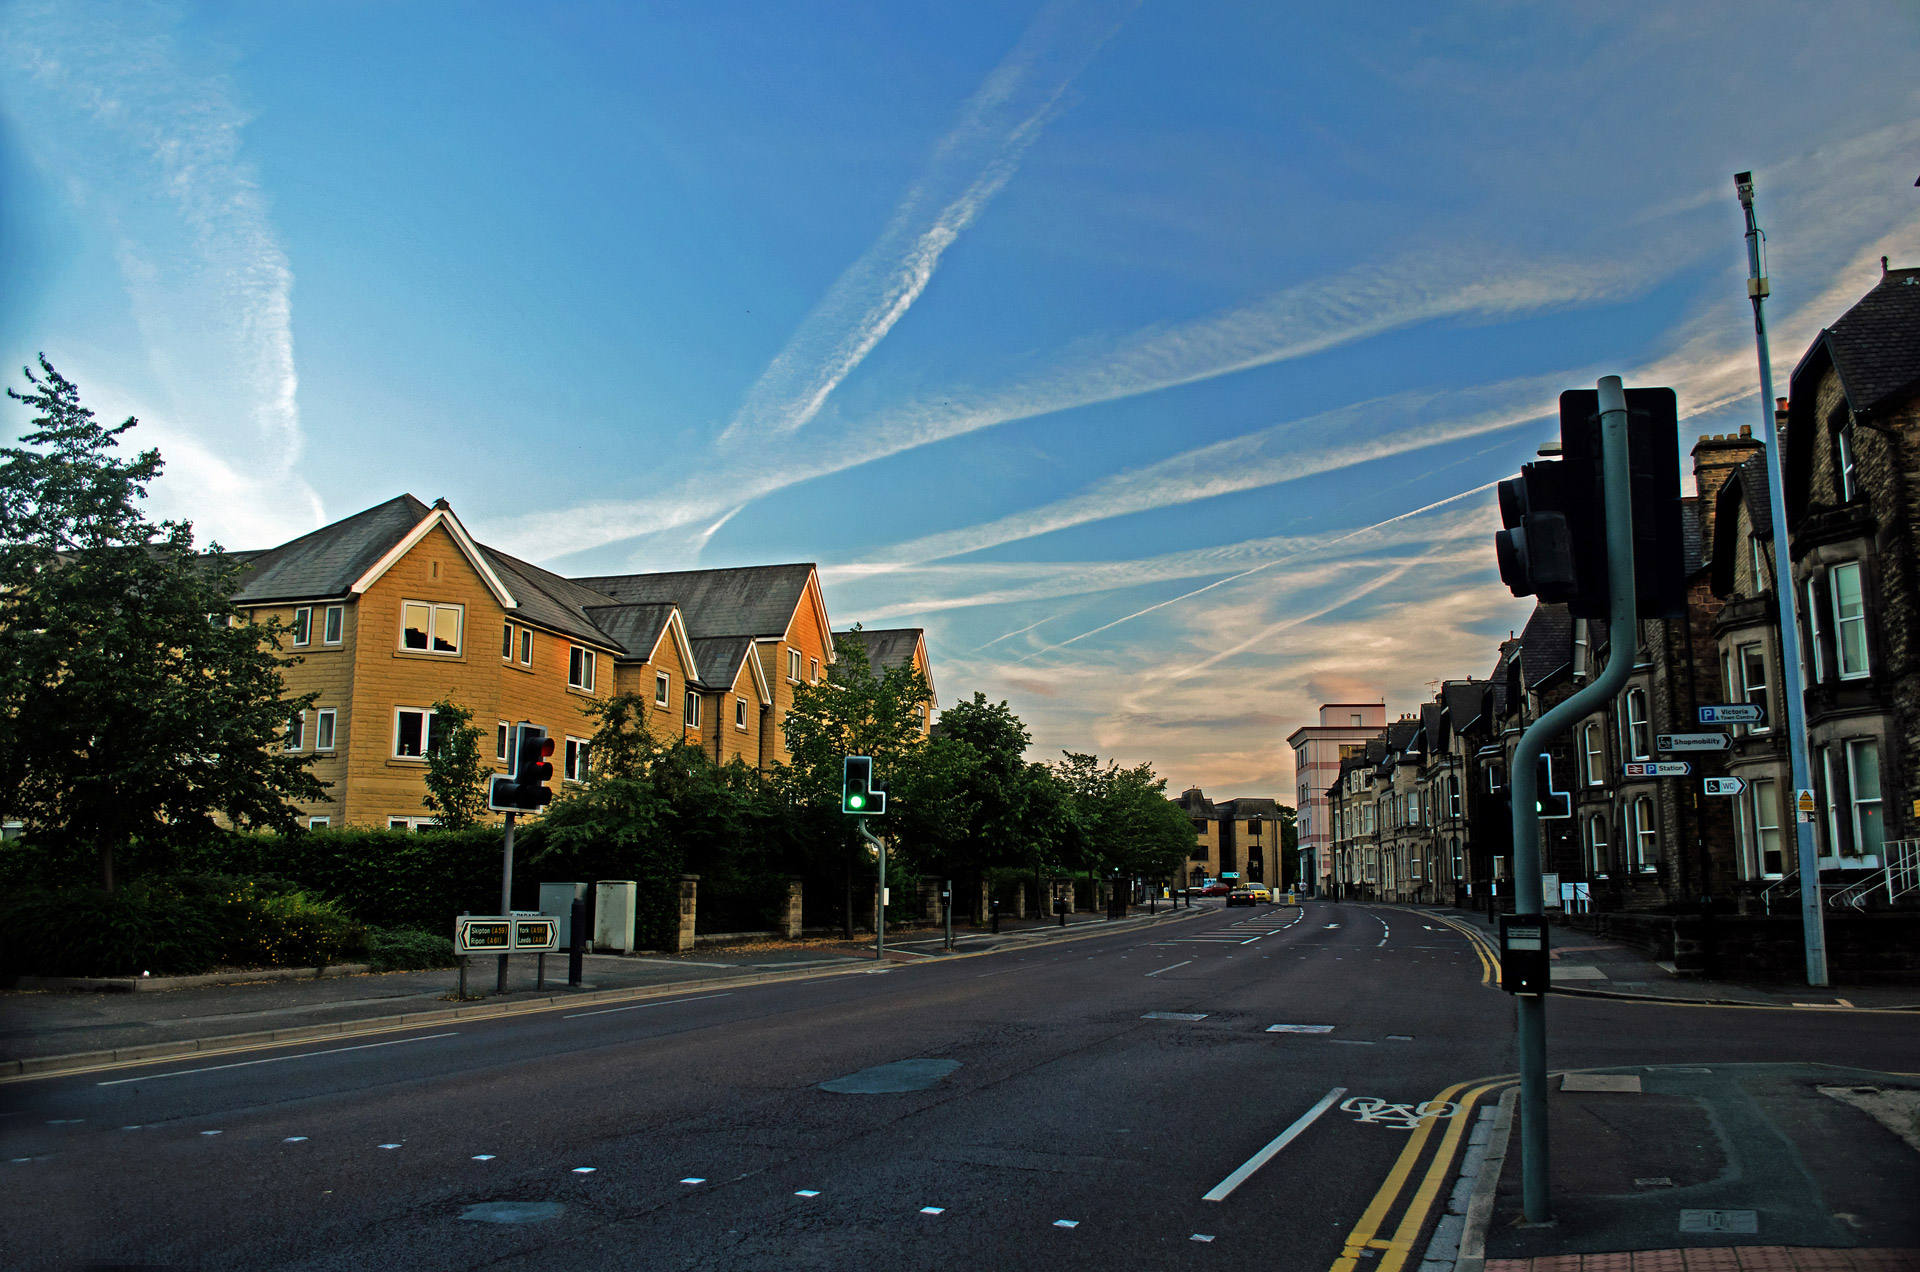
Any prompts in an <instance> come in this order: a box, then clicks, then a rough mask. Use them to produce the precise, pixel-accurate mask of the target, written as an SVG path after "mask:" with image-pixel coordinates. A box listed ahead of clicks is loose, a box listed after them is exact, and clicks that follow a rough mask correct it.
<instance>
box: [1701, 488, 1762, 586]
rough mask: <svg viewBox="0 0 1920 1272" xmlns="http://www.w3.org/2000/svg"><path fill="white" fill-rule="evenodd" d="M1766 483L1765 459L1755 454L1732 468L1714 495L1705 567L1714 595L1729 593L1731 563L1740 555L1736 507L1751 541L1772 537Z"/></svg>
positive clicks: (1731, 574)
mask: <svg viewBox="0 0 1920 1272" xmlns="http://www.w3.org/2000/svg"><path fill="white" fill-rule="evenodd" d="M1767 482H1768V478H1767V457H1766V456H1765V455H1764V454H1761V455H1755V456H1754V457H1753V458H1752V459H1749V460H1747V461H1746V462H1745V463H1743V464H1741V465H1740V466H1739V467H1738V468H1736V469H1734V470H1733V475H1732V476H1731V477H1728V478H1727V480H1726V484H1724V485H1722V486H1721V487H1720V492H1719V493H1718V494H1717V495H1715V496H1714V514H1713V556H1712V559H1711V560H1710V561H1709V562H1708V565H1709V567H1710V568H1711V569H1712V576H1711V581H1710V586H1711V587H1712V588H1713V594H1714V595H1715V596H1727V595H1730V594H1731V593H1732V592H1733V563H1734V560H1735V559H1736V558H1737V557H1738V555H1739V553H1740V544H1739V541H1738V536H1739V533H1740V517H1739V510H1740V508H1741V507H1743V506H1744V507H1745V508H1746V510H1747V522H1748V524H1749V525H1751V526H1752V527H1753V534H1754V537H1755V538H1757V539H1772V538H1773V509H1772V507H1771V506H1770V505H1769V503H1768V500H1769V499H1770V498H1771V497H1772V496H1771V495H1770V494H1769V493H1768V490H1769V488H1768V484H1767ZM1769 590H1771V589H1769Z"/></svg>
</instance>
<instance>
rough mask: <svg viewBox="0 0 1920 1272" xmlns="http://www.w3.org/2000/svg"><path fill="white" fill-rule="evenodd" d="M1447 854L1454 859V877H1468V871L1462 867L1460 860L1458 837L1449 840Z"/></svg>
mask: <svg viewBox="0 0 1920 1272" xmlns="http://www.w3.org/2000/svg"><path fill="white" fill-rule="evenodd" d="M1447 856H1448V857H1450V858H1451V859H1452V860H1453V877H1454V878H1456V879H1464V878H1466V877H1467V872H1466V870H1465V869H1463V868H1462V863H1461V860H1460V841H1459V840H1458V839H1449V840H1447Z"/></svg>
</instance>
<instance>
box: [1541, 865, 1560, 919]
mask: <svg viewBox="0 0 1920 1272" xmlns="http://www.w3.org/2000/svg"><path fill="white" fill-rule="evenodd" d="M1540 906H1541V908H1542V909H1546V910H1557V909H1559V908H1560V875H1559V872H1557V871H1552V870H1549V871H1546V872H1543V873H1542V874H1541V876H1540Z"/></svg>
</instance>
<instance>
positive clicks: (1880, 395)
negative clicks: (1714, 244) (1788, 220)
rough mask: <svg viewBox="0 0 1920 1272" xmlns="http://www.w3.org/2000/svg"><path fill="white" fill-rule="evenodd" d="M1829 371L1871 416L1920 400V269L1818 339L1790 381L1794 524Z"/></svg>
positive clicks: (1893, 281) (1898, 272) (1869, 298)
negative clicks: (1919, 396)
mask: <svg viewBox="0 0 1920 1272" xmlns="http://www.w3.org/2000/svg"><path fill="white" fill-rule="evenodd" d="M1828 367H1832V368H1833V370H1834V373H1835V374H1836V375H1838V376H1839V377H1840V387H1841V389H1842V391H1843V392H1844V393H1845V394H1846V398H1847V408H1848V409H1849V410H1851V411H1852V412H1853V414H1854V415H1855V416H1860V417H1863V416H1870V415H1873V414H1874V413H1876V412H1878V411H1881V410H1884V409H1885V408H1887V407H1890V406H1896V405H1898V404H1899V403H1901V402H1904V401H1906V400H1907V399H1908V398H1911V397H1912V396H1914V394H1916V393H1920V269H1890V270H1888V271H1886V272H1885V273H1884V274H1882V275H1881V276H1880V281H1879V282H1878V283H1876V284H1875V285H1874V287H1873V290H1872V291H1869V292H1868V293H1867V294H1866V295H1865V296H1862V297H1861V298H1860V300H1859V301H1858V302H1857V303H1856V304H1855V305H1854V306H1853V308H1851V309H1849V310H1847V312H1846V313H1844V314H1842V315H1840V319H1839V321H1838V322H1835V323H1834V324H1833V325H1832V326H1831V327H1828V328H1826V329H1825V330H1824V331H1822V332H1821V333H1820V334H1819V335H1818V336H1816V337H1815V338H1814V341H1813V344H1812V345H1811V346H1810V347H1809V348H1808V349H1807V352H1806V355H1805V356H1804V357H1802V358H1801V359H1800V365H1799V366H1797V367H1795V368H1794V369H1793V375H1792V376H1791V377H1789V379H1788V381H1787V383H1788V403H1787V411H1788V415H1787V450H1786V455H1785V457H1784V458H1785V463H1784V465H1783V468H1782V471H1783V472H1784V473H1785V475H1786V482H1787V489H1786V491H1785V494H1786V504H1787V514H1788V524H1789V526H1791V525H1792V524H1793V523H1794V522H1796V521H1798V520H1799V513H1800V510H1801V509H1802V508H1803V507H1805V506H1806V501H1807V478H1808V475H1809V474H1810V472H1811V471H1812V455H1813V450H1812V448H1813V438H1814V434H1815V433H1816V432H1817V431H1818V429H1817V427H1816V421H1815V420H1814V418H1813V411H1814V385H1815V384H1816V383H1817V382H1818V381H1819V378H1820V375H1821V373H1822V372H1824V371H1825V370H1826V369H1827V368H1828Z"/></svg>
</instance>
